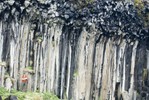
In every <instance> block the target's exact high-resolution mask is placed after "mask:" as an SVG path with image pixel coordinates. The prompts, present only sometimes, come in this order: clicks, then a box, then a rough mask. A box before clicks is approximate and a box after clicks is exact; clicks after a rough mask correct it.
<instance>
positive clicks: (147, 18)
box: [134, 0, 149, 27]
mask: <svg viewBox="0 0 149 100" xmlns="http://www.w3.org/2000/svg"><path fill="white" fill-rule="evenodd" d="M134 5H135V8H136V10H137V14H138V16H139V17H140V18H141V19H142V21H143V23H144V26H145V27H147V26H149V13H145V14H142V11H143V10H144V8H145V3H143V2H142V0H134Z"/></svg>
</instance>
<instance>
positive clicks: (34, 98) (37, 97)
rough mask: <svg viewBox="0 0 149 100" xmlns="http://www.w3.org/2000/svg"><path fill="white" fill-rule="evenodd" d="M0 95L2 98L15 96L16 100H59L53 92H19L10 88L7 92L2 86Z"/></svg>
mask: <svg viewBox="0 0 149 100" xmlns="http://www.w3.org/2000/svg"><path fill="white" fill-rule="evenodd" d="M0 95H1V96H2V99H3V100H4V99H5V98H7V97H8V96H9V95H15V96H17V98H18V100H59V98H58V97H57V96H56V95H54V94H53V93H48V92H46V93H38V92H21V91H17V90H11V93H9V92H8V91H7V90H6V89H5V88H3V87H0Z"/></svg>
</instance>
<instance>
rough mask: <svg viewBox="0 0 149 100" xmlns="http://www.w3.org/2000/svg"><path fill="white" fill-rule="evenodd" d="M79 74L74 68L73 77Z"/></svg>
mask: <svg viewBox="0 0 149 100" xmlns="http://www.w3.org/2000/svg"><path fill="white" fill-rule="evenodd" d="M78 75H79V73H78V70H77V69H75V71H74V73H73V77H77V76H78Z"/></svg>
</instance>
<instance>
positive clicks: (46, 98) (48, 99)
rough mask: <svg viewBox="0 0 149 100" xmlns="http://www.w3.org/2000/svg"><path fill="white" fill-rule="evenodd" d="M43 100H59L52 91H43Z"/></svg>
mask: <svg viewBox="0 0 149 100" xmlns="http://www.w3.org/2000/svg"><path fill="white" fill-rule="evenodd" d="M43 100H59V98H58V97H57V96H56V95H54V94H53V93H48V92H46V93H43Z"/></svg>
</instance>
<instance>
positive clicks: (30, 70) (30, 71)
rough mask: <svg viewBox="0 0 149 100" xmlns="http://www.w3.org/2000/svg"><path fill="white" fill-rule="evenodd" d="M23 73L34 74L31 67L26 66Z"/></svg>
mask: <svg viewBox="0 0 149 100" xmlns="http://www.w3.org/2000/svg"><path fill="white" fill-rule="evenodd" d="M24 71H25V72H29V73H34V70H33V67H32V66H28V67H26V68H25V69H24Z"/></svg>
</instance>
